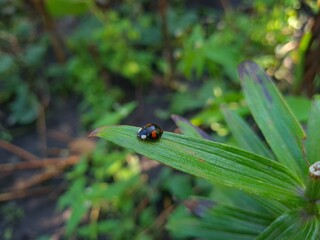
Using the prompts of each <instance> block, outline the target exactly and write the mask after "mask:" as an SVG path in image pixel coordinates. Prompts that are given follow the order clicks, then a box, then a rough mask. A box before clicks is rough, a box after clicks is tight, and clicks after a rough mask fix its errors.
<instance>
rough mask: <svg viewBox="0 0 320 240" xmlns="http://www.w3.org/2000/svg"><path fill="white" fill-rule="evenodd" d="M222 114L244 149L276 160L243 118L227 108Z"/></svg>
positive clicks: (223, 109)
mask: <svg viewBox="0 0 320 240" xmlns="http://www.w3.org/2000/svg"><path fill="white" fill-rule="evenodd" d="M222 113H223V115H224V118H225V120H226V122H227V124H228V127H229V129H230V131H231V133H232V134H233V136H234V138H235V139H236V141H237V142H238V144H239V146H240V147H241V148H242V149H245V150H247V151H249V152H252V153H256V154H258V155H261V156H264V157H267V158H271V159H273V158H274V156H273V155H272V154H271V152H270V151H269V150H268V149H267V147H266V146H265V145H264V143H263V142H262V141H261V140H260V139H259V138H258V136H257V135H256V134H255V132H254V131H253V130H252V129H251V128H250V127H249V126H248V124H247V123H246V122H245V121H244V120H243V119H242V118H240V117H239V116H238V115H237V114H236V113H235V112H233V111H231V110H229V109H227V108H226V107H223V108H222Z"/></svg>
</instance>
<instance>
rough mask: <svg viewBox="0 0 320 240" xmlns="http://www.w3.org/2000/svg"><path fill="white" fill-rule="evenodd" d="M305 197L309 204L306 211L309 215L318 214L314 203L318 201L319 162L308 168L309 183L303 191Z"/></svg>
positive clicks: (319, 192) (319, 182) (319, 193)
mask: <svg viewBox="0 0 320 240" xmlns="http://www.w3.org/2000/svg"><path fill="white" fill-rule="evenodd" d="M305 196H306V197H307V198H308V199H309V202H310V204H309V205H308V206H307V208H306V210H307V212H309V213H313V214H314V213H318V208H317V205H316V201H317V200H319V199H320V162H316V163H314V164H312V165H311V166H310V167H309V181H308V183H307V187H306V190H305Z"/></svg>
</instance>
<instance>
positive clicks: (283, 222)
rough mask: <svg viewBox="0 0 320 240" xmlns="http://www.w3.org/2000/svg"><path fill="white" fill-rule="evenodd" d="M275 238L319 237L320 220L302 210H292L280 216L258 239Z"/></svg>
mask: <svg viewBox="0 0 320 240" xmlns="http://www.w3.org/2000/svg"><path fill="white" fill-rule="evenodd" d="M269 239H270V240H274V239H308V240H317V239H319V222H318V220H317V217H316V216H311V215H310V216H309V215H307V214H306V213H305V212H303V211H301V210H297V209H295V210H290V211H288V212H285V213H284V214H283V215H281V216H280V217H278V218H277V219H276V220H275V221H274V222H273V223H272V224H271V225H270V226H269V227H268V228H266V229H265V230H264V231H263V232H262V233H261V234H260V235H259V236H258V238H257V240H269Z"/></svg>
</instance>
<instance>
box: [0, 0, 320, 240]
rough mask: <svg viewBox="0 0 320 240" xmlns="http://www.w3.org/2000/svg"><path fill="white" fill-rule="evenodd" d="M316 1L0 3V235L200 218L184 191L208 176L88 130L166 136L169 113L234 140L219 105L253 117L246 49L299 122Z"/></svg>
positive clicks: (115, 230) (306, 93) (314, 67)
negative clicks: (243, 65) (246, 89)
mask: <svg viewBox="0 0 320 240" xmlns="http://www.w3.org/2000/svg"><path fill="white" fill-rule="evenodd" d="M319 7H320V3H319V1H318V2H317V1H311V0H310V1H307V0H306V1H303V0H300V1H298V0H281V1H274V0H267V1H266V0H255V1H246V0H242V1H236V0H216V1H206V0H201V1H189V0H186V1H179V0H172V1H169V0H157V1H146V0H136V1H132V0H121V1H111V0H0V239H4V240H9V239H64V238H66V239H132V236H136V238H137V239H188V237H189V236H188V235H187V234H185V233H183V231H184V230H183V229H175V228H174V224H171V223H172V222H171V220H172V219H175V220H177V219H179V218H181V219H185V216H186V215H187V214H190V215H192V216H199V215H201V213H202V211H203V208H204V209H205V207H206V206H207V205H210V204H211V203H208V202H202V203H201V205H200V207H199V203H195V202H193V201H192V200H190V197H192V196H199V197H201V196H203V197H207V196H210V195H211V194H212V186H211V185H210V184H209V183H207V182H206V181H204V180H201V179H197V178H194V177H192V176H190V175H186V174H182V173H180V172H177V171H174V170H172V169H170V168H168V167H164V166H160V165H159V164H158V163H156V162H154V161H152V160H149V159H145V158H144V157H142V156H138V155H136V154H135V153H133V152H130V151H128V150H124V149H121V148H119V147H117V146H114V145H112V144H111V143H107V142H105V141H96V140H95V141H93V140H89V139H87V136H88V134H89V133H90V132H91V131H93V130H94V129H95V128H97V127H99V126H104V125H110V124H128V125H134V126H142V125H144V124H146V123H150V122H153V123H156V124H158V125H160V126H161V127H162V128H163V129H164V130H166V131H177V132H178V131H179V130H178V129H176V127H175V124H174V121H173V120H172V119H171V116H172V114H176V115H180V116H183V117H185V118H186V119H188V120H190V121H191V122H192V123H193V124H194V125H196V126H199V127H201V128H202V129H204V130H205V131H206V132H207V133H208V134H210V136H211V137H212V138H214V139H215V140H217V141H220V142H224V143H228V144H233V145H234V144H235V142H234V140H233V139H232V137H230V135H229V130H228V128H227V127H226V124H225V122H224V119H223V116H222V113H221V112H220V106H221V105H222V104H224V105H228V106H229V107H230V108H231V109H233V110H235V111H237V112H238V113H239V114H241V115H242V116H244V117H245V118H246V119H247V121H248V122H249V123H250V122H251V123H252V122H253V121H252V119H251V117H250V116H248V114H249V111H248V109H247V106H246V104H245V102H244V100H243V95H242V92H241V88H240V82H239V79H238V76H237V66H238V64H239V63H240V62H241V61H244V60H247V59H250V60H254V61H255V62H257V63H258V64H259V65H260V66H262V67H263V68H264V69H265V70H266V72H267V73H268V74H269V75H270V76H272V77H273V78H274V82H275V83H276V84H277V86H278V88H279V89H280V91H281V92H282V93H284V94H285V96H286V99H287V101H288V104H289V105H290V107H291V108H292V110H293V112H294V113H295V115H296V116H297V117H298V119H299V121H300V122H302V123H304V121H306V119H307V116H308V112H309V108H310V98H311V97H312V96H313V95H314V94H315V93H319V88H320V77H319V73H320V59H319V57H320V13H319ZM253 127H255V126H254V125H253ZM190 236H193V235H192V234H191V235H190Z"/></svg>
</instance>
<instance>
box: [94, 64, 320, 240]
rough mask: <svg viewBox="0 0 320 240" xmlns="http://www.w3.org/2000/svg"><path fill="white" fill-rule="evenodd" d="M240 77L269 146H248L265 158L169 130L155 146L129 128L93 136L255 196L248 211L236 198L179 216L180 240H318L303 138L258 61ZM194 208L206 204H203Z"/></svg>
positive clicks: (175, 225) (174, 227) (173, 225)
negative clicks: (194, 239) (186, 239)
mask: <svg viewBox="0 0 320 240" xmlns="http://www.w3.org/2000/svg"><path fill="white" fill-rule="evenodd" d="M239 75H240V78H241V80H242V87H243V90H244V94H245V99H246V102H247V104H248V106H249V109H250V111H251V113H252V115H253V118H254V119H255V121H256V123H257V125H258V126H259V128H260V130H261V131H262V134H263V136H264V137H265V139H266V141H267V144H268V146H269V147H270V149H267V148H266V146H265V144H264V143H262V142H261V141H260V140H257V137H256V136H255V135H252V136H251V137H250V136H248V137H249V138H250V139H248V140H247V141H248V143H250V144H255V143H254V141H253V140H255V141H256V142H257V144H256V147H252V146H250V145H248V144H244V147H245V148H246V149H248V150H250V151H256V150H257V151H259V152H260V153H261V154H262V155H263V156H259V155H257V154H252V153H250V152H248V151H245V150H240V149H237V148H233V147H231V146H228V145H224V144H219V143H216V142H212V141H208V140H203V139H202V138H199V137H189V136H185V135H180V134H174V133H170V132H164V133H163V136H162V138H161V139H160V141H158V142H144V141H138V140H137V139H136V136H135V133H136V131H137V130H138V128H136V127H131V126H106V127H103V128H100V129H97V130H96V131H94V132H93V133H92V134H91V136H98V137H102V138H104V139H107V140H109V141H111V142H114V143H116V144H118V145H120V146H123V147H125V148H128V149H132V150H134V151H135V152H138V153H140V154H143V155H145V156H148V157H150V158H152V159H155V160H157V161H159V162H161V163H164V164H166V165H169V166H171V167H173V168H176V169H178V170H181V171H184V172H187V173H190V174H193V175H196V176H199V177H202V178H205V179H207V180H209V181H210V182H213V183H215V184H217V183H218V184H222V185H225V186H229V187H233V188H237V189H239V190H241V192H239V193H237V191H236V192H234V193H233V194H232V193H231V194H230V191H226V195H227V196H228V195H229V194H230V195H229V197H230V198H231V199H232V198H234V197H235V198H239V197H240V196H245V195H247V198H251V201H252V202H253V204H251V205H250V206H246V207H241V205H242V204H241V203H240V202H238V201H236V203H229V204H227V203H226V202H225V201H222V202H217V206H214V207H213V208H211V209H210V210H208V209H209V208H210V207H207V210H206V211H205V215H203V216H202V217H200V218H195V217H194V216H192V215H190V213H189V214H183V213H182V215H183V217H181V215H180V217H179V216H175V215H174V217H173V219H171V220H170V221H169V224H168V228H169V229H170V230H171V231H172V232H173V233H174V234H175V235H177V236H179V237H182V236H183V237H186V236H188V237H191V236H192V237H200V238H204V239H212V238H215V237H217V238H218V239H230V238H237V239H252V238H256V237H257V238H258V239H279V238H291V237H292V236H295V237H296V236H298V239H318V237H319V219H318V216H319V209H318V204H317V201H318V200H319V188H318V187H317V188H314V187H313V190H312V191H308V189H311V188H312V186H318V181H319V178H312V177H308V169H307V168H308V163H307V162H308V160H307V159H305V158H304V155H303V149H304V147H303V144H304V142H303V139H304V138H305V133H304V131H303V129H302V127H301V126H300V124H299V123H298V121H297V120H296V118H295V116H294V115H293V114H292V112H291V111H290V109H289V108H288V105H287V104H286V102H285V101H284V99H283V97H282V96H281V94H280V93H279V92H278V90H277V89H276V87H275V86H274V84H273V83H272V81H271V79H270V78H269V77H268V76H267V75H266V74H265V73H264V72H263V71H262V70H261V69H260V68H259V67H258V66H257V65H256V64H255V63H253V62H249V61H248V62H244V63H242V64H241V65H240V67H239ZM317 108H318V104H317V101H316V102H315V104H314V105H313V108H312V110H311V115H310V118H311V120H310V121H309V126H308V132H309V133H310V131H312V130H310V128H312V127H315V125H314V121H315V119H319V117H320V116H318V115H319V114H318V111H317ZM225 116H226V119H227V121H228V123H229V124H237V125H239V126H242V127H243V128H244V130H245V129H247V126H246V125H244V122H243V121H242V120H240V119H239V118H238V117H236V116H235V115H234V114H233V113H230V112H228V111H227V110H225ZM316 116H317V117H316ZM185 126H186V125H185ZM230 130H231V131H232V132H233V133H234V134H235V137H236V139H237V140H238V141H244V140H243V139H244V138H241V136H240V134H246V133H243V132H241V131H240V132H239V131H238V129H237V128H236V127H234V128H233V127H232V128H231V129H230ZM249 133H250V132H249ZM251 133H252V132H251ZM310 137H311V140H310V143H309V144H311V146H312V147H308V148H306V151H311V152H310V153H309V152H308V153H307V154H306V156H310V157H312V156H314V151H319V145H317V146H316V145H314V144H315V141H316V139H317V137H316V136H315V135H313V134H312V133H311V134H310ZM123 139H125V141H124V140H123ZM311 149H312V150H311ZM270 151H272V152H273V154H272V155H271V154H270ZM273 155H274V156H275V158H276V159H274V158H273ZM264 156H265V157H264ZM310 160H311V159H310ZM312 161H314V160H312ZM309 174H310V173H309ZM310 184H313V185H312V186H311V185H310ZM242 191H243V192H242ZM307 191H308V192H307ZM243 194H244V195H243ZM197 203H198V206H201V201H198V202H197ZM234 204H237V205H234ZM195 209H196V208H195V207H193V210H195ZM180 211H181V210H180ZM182 226H183V227H182ZM186 226H187V227H186ZM181 229H183V230H181Z"/></svg>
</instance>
